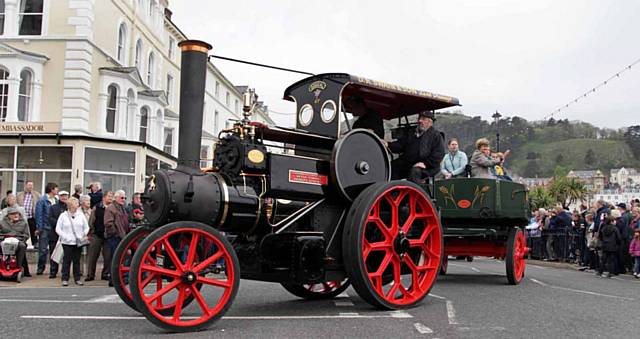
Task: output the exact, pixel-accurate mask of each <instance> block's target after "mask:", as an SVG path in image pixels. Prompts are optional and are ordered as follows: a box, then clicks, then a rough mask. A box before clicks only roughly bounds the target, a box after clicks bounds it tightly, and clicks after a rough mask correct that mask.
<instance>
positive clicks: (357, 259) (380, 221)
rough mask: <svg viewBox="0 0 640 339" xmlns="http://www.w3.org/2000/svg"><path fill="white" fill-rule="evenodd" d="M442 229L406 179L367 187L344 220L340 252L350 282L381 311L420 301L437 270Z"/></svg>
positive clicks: (422, 194)
mask: <svg viewBox="0 0 640 339" xmlns="http://www.w3.org/2000/svg"><path fill="white" fill-rule="evenodd" d="M442 241H443V240H442V227H441V225H440V221H439V219H438V215H437V213H436V210H435V208H434V207H433V205H432V203H431V201H430V199H429V198H428V196H427V195H426V193H425V192H424V190H423V189H422V188H421V187H420V186H418V185H416V184H414V183H412V182H409V181H391V182H381V183H376V184H373V185H371V186H369V187H368V188H367V189H365V190H364V191H362V193H360V195H358V197H357V198H356V199H355V200H354V202H353V205H352V206H351V208H350V209H349V213H348V215H347V218H346V220H345V230H344V233H343V241H342V246H343V247H342V251H343V256H344V264H345V268H346V271H347V275H348V277H349V280H350V281H351V283H352V285H353V287H354V289H355V290H356V292H358V294H359V295H360V297H362V299H364V300H365V301H367V302H368V303H369V304H371V305H373V306H376V307H378V308H381V309H400V308H407V307H411V306H413V305H415V304H417V303H418V302H420V301H421V300H422V299H423V298H424V297H425V296H426V295H427V294H428V293H429V291H430V290H431V287H432V286H433V283H434V282H435V280H436V276H437V274H438V270H439V268H440V258H441V256H442V248H443V243H442Z"/></svg>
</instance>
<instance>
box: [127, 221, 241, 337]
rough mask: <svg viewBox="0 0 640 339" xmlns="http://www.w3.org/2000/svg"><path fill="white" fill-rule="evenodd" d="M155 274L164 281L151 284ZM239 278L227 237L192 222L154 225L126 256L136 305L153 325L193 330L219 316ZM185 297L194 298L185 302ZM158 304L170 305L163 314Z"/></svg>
mask: <svg viewBox="0 0 640 339" xmlns="http://www.w3.org/2000/svg"><path fill="white" fill-rule="evenodd" d="M198 253H203V255H198ZM200 258H202V260H201V259H200ZM220 265H222V266H223V267H225V270H224V271H222V272H219V270H218V269H217V267H219V266H220ZM216 272H217V273H216ZM158 277H161V278H162V280H168V283H167V284H166V285H164V286H162V287H161V288H157V287H156V286H153V284H152V282H153V281H156V282H157V281H158ZM239 282H240V267H239V264H238V258H237V257H236V254H235V252H234V250H233V248H232V247H231V245H230V244H229V242H228V241H227V239H225V238H224V236H222V235H221V234H220V232H218V231H217V230H215V229H213V228H212V227H210V226H207V225H205V224H202V223H198V222H190V221H181V222H174V223H171V224H168V225H165V226H162V227H160V228H158V229H157V230H156V231H154V232H153V233H151V234H150V235H149V236H147V238H146V239H145V240H144V241H142V243H140V246H139V247H138V250H137V251H136V253H135V255H134V256H133V258H132V260H131V296H132V298H133V301H134V303H135V305H136V308H137V309H138V310H139V311H140V312H141V313H142V314H143V315H144V316H145V317H146V318H147V319H148V320H149V321H151V322H152V323H154V324H155V325H156V326H158V327H161V328H163V329H166V330H169V331H172V332H189V331H196V330H199V329H202V328H205V327H207V326H209V325H210V324H211V323H213V322H215V321H216V320H217V319H219V318H220V317H222V316H223V315H224V314H225V313H226V311H227V310H228V309H229V307H230V306H231V304H232V303H233V300H234V299H235V296H236V293H237V292H238V286H239ZM190 296H192V297H193V299H194V300H195V301H196V302H195V303H192V304H191V305H189V303H188V302H187V300H188V299H189V297H190ZM159 304H174V305H175V306H174V309H173V312H172V313H171V314H169V315H167V316H165V315H163V314H162V313H161V312H159V311H158V309H157V306H158V305H159Z"/></svg>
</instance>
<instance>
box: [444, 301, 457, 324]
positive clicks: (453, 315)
mask: <svg viewBox="0 0 640 339" xmlns="http://www.w3.org/2000/svg"><path fill="white" fill-rule="evenodd" d="M447 317H448V318H449V325H458V319H456V310H455V309H454V308H453V303H452V302H451V300H447Z"/></svg>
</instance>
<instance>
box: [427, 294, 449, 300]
mask: <svg viewBox="0 0 640 339" xmlns="http://www.w3.org/2000/svg"><path fill="white" fill-rule="evenodd" d="M429 296H431V297H434V298H436V299H442V300H445V299H447V298H445V297H441V296H439V295H436V294H433V293H429Z"/></svg>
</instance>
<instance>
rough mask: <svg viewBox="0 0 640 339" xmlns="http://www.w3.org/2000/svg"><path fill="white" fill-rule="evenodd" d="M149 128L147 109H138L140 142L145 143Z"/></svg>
mask: <svg viewBox="0 0 640 339" xmlns="http://www.w3.org/2000/svg"><path fill="white" fill-rule="evenodd" d="M148 126H149V109H148V108H147V107H146V106H145V107H142V108H141V109H140V138H139V139H138V140H140V142H147V129H148Z"/></svg>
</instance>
